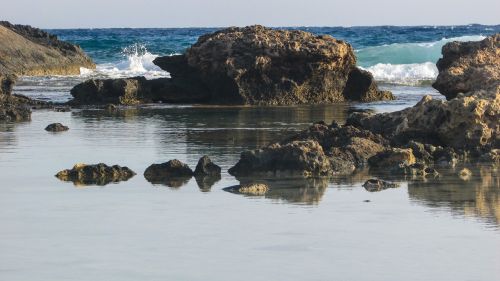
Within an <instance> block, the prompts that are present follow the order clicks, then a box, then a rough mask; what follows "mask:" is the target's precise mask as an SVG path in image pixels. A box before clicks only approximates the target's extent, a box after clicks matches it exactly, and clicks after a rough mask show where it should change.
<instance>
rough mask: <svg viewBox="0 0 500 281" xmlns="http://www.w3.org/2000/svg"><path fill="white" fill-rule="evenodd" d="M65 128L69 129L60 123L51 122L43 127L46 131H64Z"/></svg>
mask: <svg viewBox="0 0 500 281" xmlns="http://www.w3.org/2000/svg"><path fill="white" fill-rule="evenodd" d="M67 130H69V127H67V126H64V125H63V124H61V123H52V124H50V125H48V126H47V127H46V128H45V131H48V132H64V131H67Z"/></svg>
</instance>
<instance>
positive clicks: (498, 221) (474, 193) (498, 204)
mask: <svg viewBox="0 0 500 281" xmlns="http://www.w3.org/2000/svg"><path fill="white" fill-rule="evenodd" d="M469 169H470V170H471V171H472V176H471V178H470V179H469V180H467V181H464V180H463V179H461V178H460V177H459V176H458V172H459V171H460V168H456V169H449V170H447V171H446V170H440V172H441V177H439V178H436V179H426V180H422V181H412V182H409V183H408V193H409V196H410V198H411V199H413V200H416V201H417V202H420V203H423V204H425V205H426V206H430V207H445V208H449V209H450V210H451V211H452V212H453V213H455V214H459V215H464V216H474V217H478V218H481V219H483V220H485V221H487V222H488V223H491V224H493V225H495V226H497V227H498V226H500V175H499V170H498V167H495V166H476V167H469Z"/></svg>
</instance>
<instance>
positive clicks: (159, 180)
mask: <svg viewBox="0 0 500 281" xmlns="http://www.w3.org/2000/svg"><path fill="white" fill-rule="evenodd" d="M192 176H193V170H191V168H189V166H188V165H186V164H184V163H182V162H181V161H179V160H177V159H174V160H170V161H168V162H165V163H162V164H152V165H151V166H149V167H148V168H147V169H146V171H144V178H146V180H147V181H149V182H151V183H153V184H166V185H168V186H172V187H180V186H181V185H183V184H185V183H186V182H187V181H189V179H191V177H192Z"/></svg>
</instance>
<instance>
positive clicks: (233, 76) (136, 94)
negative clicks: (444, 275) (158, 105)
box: [71, 26, 393, 105]
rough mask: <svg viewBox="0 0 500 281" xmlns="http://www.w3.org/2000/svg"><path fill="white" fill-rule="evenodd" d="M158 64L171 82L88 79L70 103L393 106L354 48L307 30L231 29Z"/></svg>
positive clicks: (252, 27)
mask: <svg viewBox="0 0 500 281" xmlns="http://www.w3.org/2000/svg"><path fill="white" fill-rule="evenodd" d="M154 63H155V64H156V65H158V66H159V67H161V68H162V69H164V70H166V71H168V72H169V73H170V75H171V77H172V78H171V79H166V78H165V79H153V80H146V79H145V78H144V77H134V78H125V79H116V80H90V81H86V82H84V83H83V84H80V85H77V86H76V87H75V88H74V89H73V90H72V91H71V94H72V95H73V97H74V100H73V101H72V102H73V103H74V104H103V103H115V104H137V103H149V102H158V101H161V102H168V103H211V104H260V105H282V104H313V103H334V102H340V101H375V100H390V99H393V96H392V94H391V93H390V92H387V91H379V90H378V88H377V85H376V83H375V81H374V79H373V76H372V75H371V74H370V73H369V72H367V71H363V70H360V69H358V68H357V67H356V57H355V55H354V51H353V48H352V47H351V46H350V45H349V44H348V43H346V42H344V41H341V40H336V39H334V38H333V37H331V36H327V35H322V36H317V35H313V34H311V33H308V32H303V31H296V30H293V31H287V30H275V29H270V28H266V27H263V26H249V27H245V28H227V29H223V30H221V31H217V32H215V33H211V34H207V35H204V36H201V37H200V38H199V39H198V42H197V43H195V44H194V45H193V46H191V47H190V48H189V49H188V50H187V51H186V53H185V54H183V55H176V56H165V57H158V58H156V59H155V60H154Z"/></svg>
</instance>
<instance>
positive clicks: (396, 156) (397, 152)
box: [368, 148, 416, 168]
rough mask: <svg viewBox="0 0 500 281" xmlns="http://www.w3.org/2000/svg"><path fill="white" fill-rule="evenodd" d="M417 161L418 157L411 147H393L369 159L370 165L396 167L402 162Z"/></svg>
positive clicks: (408, 163)
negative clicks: (416, 157)
mask: <svg viewBox="0 0 500 281" xmlns="http://www.w3.org/2000/svg"><path fill="white" fill-rule="evenodd" d="M415 162H416V159H415V156H414V155H413V150H412V149H411V148H407V149H402V148H391V149H388V150H386V151H382V152H380V153H377V154H376V155H374V156H372V157H370V159H368V163H369V164H370V167H374V168H388V167H396V166H398V165H400V164H403V165H411V164H415Z"/></svg>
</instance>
